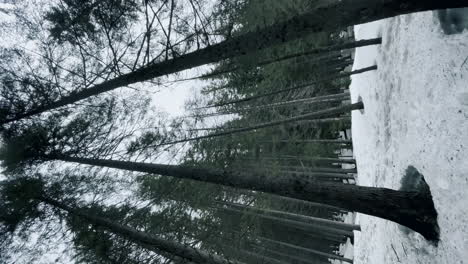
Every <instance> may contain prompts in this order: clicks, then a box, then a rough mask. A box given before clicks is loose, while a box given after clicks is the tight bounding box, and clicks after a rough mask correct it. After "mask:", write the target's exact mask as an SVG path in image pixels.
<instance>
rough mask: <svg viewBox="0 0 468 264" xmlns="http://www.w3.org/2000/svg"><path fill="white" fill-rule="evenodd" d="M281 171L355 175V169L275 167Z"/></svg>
mask: <svg viewBox="0 0 468 264" xmlns="http://www.w3.org/2000/svg"><path fill="white" fill-rule="evenodd" d="M277 168H278V169H281V170H291V171H297V172H331V173H341V174H346V173H356V172H357V170H356V169H339V168H324V167H309V166H290V165H289V166H288V165H284V166H277Z"/></svg>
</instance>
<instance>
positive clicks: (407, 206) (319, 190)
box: [49, 155, 439, 241]
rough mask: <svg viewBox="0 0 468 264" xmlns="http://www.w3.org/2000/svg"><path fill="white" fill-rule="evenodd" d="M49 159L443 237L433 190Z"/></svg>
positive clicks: (209, 170)
mask: <svg viewBox="0 0 468 264" xmlns="http://www.w3.org/2000/svg"><path fill="white" fill-rule="evenodd" d="M49 159H56V160H62V161H69V162H77V163H81V164H88V165H93V166H102V167H108V168H115V169H123V170H128V171H139V172H144V173H153V174H159V175H165V176H173V177H176V178H183V179H190V180H196V181H202V182H210V183H214V184H220V185H225V186H230V187H234V188H243V189H250V190H256V191H262V192H267V193H272V194H277V195H282V196H288V197H291V198H296V199H300V200H306V201H311V202H317V203H323V204H328V205H332V206H336V207H340V208H343V209H346V210H349V211H356V212H360V213H363V214H368V215H373V216H377V217H381V218H384V219H387V220H390V221H394V222H396V223H398V224H401V225H404V226H406V227H408V228H410V229H412V230H414V231H416V232H418V233H420V234H422V235H423V236H424V237H425V238H426V239H428V240H432V241H438V240H439V227H438V224H437V212H436V211H435V208H434V204H433V202H432V196H431V194H430V191H429V190H426V191H396V190H391V189H387V188H377V187H365V186H357V185H348V184H341V183H332V182H320V181H316V180H313V179H310V178H307V177H300V176H296V175H276V176H275V177H269V175H265V174H263V173H261V172H255V171H252V172H247V171H242V170H237V171H228V170H219V169H209V168H201V167H188V166H179V165H162V164H152V163H142V162H129V161H118V160H106V159H88V158H78V157H69V156H58V155H56V156H49Z"/></svg>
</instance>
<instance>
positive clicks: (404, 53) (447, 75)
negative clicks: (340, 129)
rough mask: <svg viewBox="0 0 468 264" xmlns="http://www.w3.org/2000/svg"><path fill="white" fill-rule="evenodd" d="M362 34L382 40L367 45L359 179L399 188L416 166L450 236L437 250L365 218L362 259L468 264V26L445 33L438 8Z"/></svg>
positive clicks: (359, 34)
mask: <svg viewBox="0 0 468 264" xmlns="http://www.w3.org/2000/svg"><path fill="white" fill-rule="evenodd" d="M355 35H356V39H365V38H372V37H377V36H382V38H383V43H382V45H379V46H373V47H365V48H359V49H358V50H357V51H356V54H355V62H354V65H353V69H358V68H362V67H367V66H370V65H373V64H374V63H376V64H377V65H378V70H377V71H372V72H368V73H364V74H359V75H355V76H353V78H352V83H351V86H350V90H351V95H352V100H353V101H354V102H356V101H357V100H358V97H359V96H361V97H362V101H363V102H364V106H365V110H364V113H360V112H359V111H354V112H353V114H352V133H353V142H354V155H355V157H356V160H357V168H358V179H357V183H358V185H363V186H375V187H386V188H392V189H398V188H399V187H400V179H401V178H402V176H403V174H404V172H405V169H406V168H407V167H408V165H413V166H414V167H416V168H417V169H418V170H419V171H420V172H421V173H422V174H423V175H424V177H425V180H426V182H427V183H428V185H429V186H430V188H431V192H432V195H433V197H434V203H435V207H436V210H437V211H438V213H439V216H438V221H439V226H440V230H441V241H440V243H439V245H438V246H437V247H436V246H434V245H432V244H430V243H428V242H426V241H425V240H424V238H423V237H422V236H420V235H419V234H415V233H410V234H409V235H406V234H405V233H404V232H402V231H401V229H400V228H399V227H398V225H397V224H395V223H393V222H390V221H386V220H383V219H379V218H376V217H372V216H368V215H363V214H357V217H356V222H357V223H358V224H360V225H361V228H362V232H356V237H355V244H354V262H355V263H356V264H360V263H380V264H385V263H392V264H393V263H415V264H417V263H424V264H426V263H466V262H465V261H467V260H468V219H467V217H466V216H467V215H468V132H467V131H468V30H466V29H465V30H464V31H463V32H462V33H459V34H453V35H445V34H444V32H443V31H442V29H441V26H440V22H439V20H438V18H437V15H436V13H432V12H425V13H418V14H411V15H406V16H401V17H397V18H392V19H387V20H384V21H378V22H373V23H369V24H365V25H360V26H356V27H355Z"/></svg>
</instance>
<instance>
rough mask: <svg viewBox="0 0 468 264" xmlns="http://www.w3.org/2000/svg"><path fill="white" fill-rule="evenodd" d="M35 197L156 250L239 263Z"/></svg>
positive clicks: (221, 263) (192, 258)
mask: <svg viewBox="0 0 468 264" xmlns="http://www.w3.org/2000/svg"><path fill="white" fill-rule="evenodd" d="M36 199H38V200H40V201H42V202H44V203H46V204H48V205H51V206H53V207H55V208H60V209H62V210H64V211H66V212H68V213H69V214H71V215H74V216H77V217H80V218H81V219H83V220H85V221H88V222H90V223H92V224H95V225H98V226H102V227H104V228H106V229H107V230H109V231H111V232H113V233H115V234H118V235H120V236H123V237H125V238H127V239H130V240H132V241H135V242H137V243H139V244H146V245H148V246H153V247H156V248H157V249H158V250H163V251H166V252H168V253H170V254H174V255H176V256H180V257H182V258H185V259H187V260H189V261H193V262H196V263H199V264H204V263H210V264H241V263H240V262H237V261H229V260H226V259H225V258H223V257H221V256H218V255H214V254H209V253H207V252H204V251H202V250H199V249H195V248H191V247H188V246H185V245H182V244H180V243H176V242H173V241H169V240H165V239H162V238H159V237H155V236H150V235H148V234H146V233H144V232H141V231H138V230H136V229H134V228H131V227H128V226H125V225H121V224H118V223H115V222H113V221H112V220H109V219H107V218H104V217H99V216H96V215H94V214H90V213H87V212H86V211H85V210H83V209H79V208H73V207H71V206H68V205H66V204H64V203H62V202H60V201H57V200H54V199H51V198H49V197H45V196H40V197H37V198H36Z"/></svg>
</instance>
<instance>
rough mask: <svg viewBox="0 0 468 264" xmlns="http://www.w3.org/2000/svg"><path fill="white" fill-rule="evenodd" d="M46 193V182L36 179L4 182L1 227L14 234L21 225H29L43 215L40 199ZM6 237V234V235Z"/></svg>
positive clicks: (0, 202) (1, 198) (0, 204)
mask: <svg viewBox="0 0 468 264" xmlns="http://www.w3.org/2000/svg"><path fill="white" fill-rule="evenodd" d="M43 191H44V182H43V181H42V180H40V179H35V178H18V179H14V180H9V181H3V182H1V185H0V211H1V212H2V213H1V214H0V225H1V226H2V229H4V231H6V232H8V233H10V234H11V233H13V232H14V231H15V230H16V229H17V227H18V226H19V225H28V224H30V223H32V222H33V221H34V220H36V219H37V218H39V217H40V216H41V215H42V212H41V210H39V208H38V205H39V201H38V200H37V198H38V197H40V196H41V195H42V193H43ZM4 235H6V234H4Z"/></svg>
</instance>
